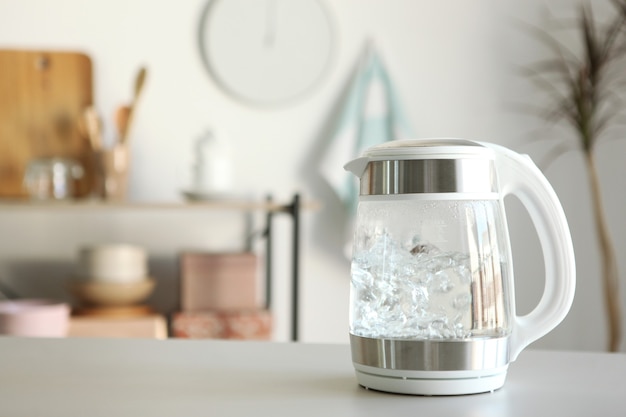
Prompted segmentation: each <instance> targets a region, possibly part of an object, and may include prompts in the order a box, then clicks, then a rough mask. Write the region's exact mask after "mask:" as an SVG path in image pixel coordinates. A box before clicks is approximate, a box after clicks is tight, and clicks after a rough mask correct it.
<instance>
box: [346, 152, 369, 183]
mask: <svg viewBox="0 0 626 417" xmlns="http://www.w3.org/2000/svg"><path fill="white" fill-rule="evenodd" d="M368 163H369V158H368V157H365V156H362V157H360V158H356V159H353V160H352V161H350V162H348V163H347V164H345V165H344V166H343V169H345V170H346V171H349V172H351V173H353V174H354V175H356V177H357V178H361V176H363V173H364V172H365V168H367V164H368Z"/></svg>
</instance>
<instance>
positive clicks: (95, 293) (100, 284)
mask: <svg viewBox="0 0 626 417" xmlns="http://www.w3.org/2000/svg"><path fill="white" fill-rule="evenodd" d="M155 285H156V282H155V281H154V279H152V278H145V279H142V280H140V281H131V282H113V281H97V280H93V281H85V280H80V279H74V280H71V281H70V285H69V289H70V292H71V293H72V295H74V297H76V298H77V299H79V300H80V301H82V302H83V303H85V304H87V305H91V306H101V307H114V306H115V307H119V306H128V305H133V304H137V303H140V302H141V301H143V300H145V299H146V298H148V297H149V296H150V294H152V291H154V287H155Z"/></svg>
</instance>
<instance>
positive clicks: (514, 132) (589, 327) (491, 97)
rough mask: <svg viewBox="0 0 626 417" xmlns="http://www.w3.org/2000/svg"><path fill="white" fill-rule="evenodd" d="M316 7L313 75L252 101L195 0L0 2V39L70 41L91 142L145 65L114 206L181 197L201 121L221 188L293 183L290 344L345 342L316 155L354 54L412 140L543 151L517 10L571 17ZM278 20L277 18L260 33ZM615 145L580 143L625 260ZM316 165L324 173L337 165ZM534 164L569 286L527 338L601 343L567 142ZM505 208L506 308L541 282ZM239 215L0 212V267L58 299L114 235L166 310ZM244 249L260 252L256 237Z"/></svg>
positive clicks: (603, 5)
mask: <svg viewBox="0 0 626 417" xmlns="http://www.w3.org/2000/svg"><path fill="white" fill-rule="evenodd" d="M221 1H225V2H228V0H221ZM258 1H259V2H261V1H262V0H258ZM320 2H321V4H322V6H323V8H324V10H325V13H326V14H327V16H328V18H329V21H330V24H331V27H332V32H331V35H330V37H329V40H330V46H331V48H330V50H329V51H330V52H329V53H330V55H329V56H330V59H329V60H328V62H326V61H324V65H322V67H323V70H322V71H320V74H321V75H320V76H319V79H317V81H316V82H315V83H314V85H313V87H312V88H310V89H308V90H306V91H305V92H304V93H303V94H300V95H297V97H295V98H293V99H291V98H290V99H287V100H284V101H280V102H272V103H269V104H263V103H262V104H259V103H255V102H251V101H249V100H246V99H242V98H241V97H238V96H237V95H233V94H231V93H230V92H229V91H227V88H224V85H223V83H222V82H220V80H218V78H219V77H216V76H215V75H216V74H215V73H212V72H211V71H209V70H208V69H207V63H206V62H205V59H206V58H205V57H203V54H202V48H203V46H206V45H203V43H202V42H200V37H201V36H200V31H201V27H202V22H203V21H204V20H206V19H208V18H209V17H208V16H207V13H206V11H207V6H208V5H209V2H208V1H207V0H185V1H173V0H163V1H149V0H127V1H117V0H114V1H104V0H90V1H81V0H20V1H15V0H0V48H2V49H26V50H35V51H39V50H52V51H74V52H81V53H84V54H86V55H87V56H88V57H89V58H90V59H91V62H92V69H93V105H94V108H95V109H97V110H98V112H99V113H100V115H101V117H102V126H103V138H104V139H103V140H104V141H110V140H112V138H113V137H114V136H115V127H114V126H115V116H114V114H115V111H116V109H117V107H118V106H120V105H121V104H123V103H126V102H129V101H130V100H131V99H132V94H133V88H134V83H135V77H136V74H137V73H138V71H139V69H140V68H142V67H145V68H146V69H147V77H146V79H145V85H144V86H143V89H142V92H141V97H140V99H139V101H138V105H137V107H136V109H135V112H134V115H133V120H132V125H131V126H130V131H129V136H128V144H129V145H128V146H129V147H130V158H131V159H130V165H129V166H130V168H129V184H128V187H129V188H128V193H127V197H126V199H127V200H128V201H130V202H141V203H163V202H166V203H174V202H177V203H180V204H181V205H183V203H184V202H185V201H186V200H185V198H184V195H183V191H185V190H187V189H188V187H189V186H190V184H191V183H192V166H193V164H194V146H196V143H197V141H198V138H200V137H202V136H203V135H205V134H206V132H207V131H210V132H213V134H214V135H215V136H216V137H219V138H220V140H223V141H225V143H226V144H227V148H228V149H229V152H230V153H229V158H230V162H231V163H232V178H231V181H230V184H229V187H230V190H229V191H230V192H231V193H232V195H236V196H239V197H242V198H245V199H249V200H252V201H264V200H265V198H266V197H267V196H268V195H271V196H272V198H273V199H274V201H277V202H280V203H289V202H290V201H291V199H292V198H293V196H294V194H299V195H300V196H301V198H302V201H303V204H304V208H303V210H302V216H301V247H300V253H301V263H300V267H299V271H300V289H299V290H300V295H301V299H300V300H301V303H300V307H299V308H300V315H299V326H300V336H299V340H301V341H305V342H338V343H344V342H347V341H348V297H349V295H348V292H349V278H350V277H349V272H350V263H349V260H348V259H347V258H346V255H345V244H346V239H345V233H344V230H345V227H346V224H347V223H349V219H348V217H347V216H346V212H345V210H344V209H343V207H342V205H341V203H340V201H339V199H338V197H337V196H336V194H335V193H334V191H333V189H332V188H331V187H330V186H329V185H328V184H327V183H326V182H325V181H324V175H323V172H322V166H323V163H322V162H323V159H324V155H325V153H324V152H325V150H326V149H328V147H329V146H330V145H331V143H330V142H331V141H332V140H333V139H334V138H335V136H334V134H335V132H336V130H337V126H338V124H339V115H342V114H344V113H342V110H343V109H344V108H345V106H346V100H347V97H349V95H350V92H351V85H352V82H353V80H354V79H355V78H356V77H357V76H358V73H359V71H358V70H359V69H362V64H363V61H364V57H365V56H367V53H368V51H371V50H375V51H376V53H377V56H378V58H379V59H380V61H381V62H382V63H383V64H384V68H385V69H386V73H387V75H388V77H389V79H390V80H391V81H392V84H393V87H394V95H395V98H396V99H397V101H398V103H399V106H401V110H399V109H396V110H397V111H398V112H402V113H403V117H404V118H405V119H406V121H407V124H408V125H410V127H411V130H412V134H413V135H415V137H462V138H467V139H475V140H482V141H489V142H495V143H498V144H502V145H504V146H508V147H510V148H512V149H514V150H516V151H518V152H521V153H528V154H530V156H531V157H533V159H534V160H535V161H536V162H540V161H542V159H543V158H544V157H545V156H546V153H547V149H548V148H547V147H546V144H545V141H542V140H543V139H554V138H555V137H558V135H563V136H566V135H573V133H572V132H570V131H568V130H565V129H560V130H559V129H549V128H548V125H547V123H546V122H545V121H543V120H542V119H540V118H537V117H532V116H529V115H528V114H523V113H521V112H519V111H517V110H516V109H515V106H514V105H513V104H514V103H536V102H537V100H538V98H539V97H542V96H541V94H538V93H537V91H536V87H535V86H533V85H532V84H530V83H529V82H528V80H527V79H525V78H524V76H523V74H522V72H520V71H519V67H520V66H526V65H529V64H530V63H532V62H534V61H537V60H538V59H540V58H541V57H542V56H545V54H546V53H547V52H548V51H546V48H545V46H544V45H542V44H541V43H540V42H538V41H537V39H536V38H533V36H532V35H530V34H529V33H528V32H527V31H525V30H524V28H523V26H522V25H519V24H518V23H517V22H518V21H524V22H527V23H531V24H533V25H536V26H538V27H547V26H549V21H550V19H549V15H550V14H552V15H554V16H559V17H560V16H562V17H571V16H573V15H574V13H575V12H576V10H577V7H578V6H579V3H580V2H579V1H575V0H555V1H550V2H547V1H540V0H532V1H524V2H521V1H514V0H505V1H496V0H476V1H471V2H468V1H458V0H456V1H455V0H440V1H426V0H387V1H377V0H332V1H331V0H326V1H323V0H320ZM274 3H275V6H272V7H280V3H281V2H280V1H279V0H276V1H275V2H274ZM592 3H593V5H594V8H595V7H597V14H598V16H602V13H609V12H610V10H611V7H610V6H608V5H607V4H608V2H600V1H598V2H596V1H594V2H592ZM225 24H228V22H226V23H225ZM280 27H281V26H280V25H278V24H277V26H276V30H277V33H276V34H275V36H277V37H278V36H281V35H280V33H279V32H278V30H279V29H280ZM251 30H252V29H251ZM571 42H572V44H575V43H576V42H577V39H576V38H574V37H573V38H572V39H571ZM237 47H240V46H239V44H237ZM322 47H323V45H322ZM368 48H369V49H368ZM572 48H574V49H575V46H572ZM314 52H315V51H312V52H311V53H312V54H313V53H314ZM320 56H322V58H319V59H325V58H323V57H324V56H325V55H324V54H323V53H322V54H321V55H320ZM318 64H320V61H316V62H314V63H312V64H311V65H318ZM326 64H327V65H326ZM1 72H2V69H1V68H0V73H1ZM258 82H259V83H261V84H262V83H263V82H264V81H263V80H259V81H258ZM0 94H2V93H1V92H0ZM609 139H611V138H609ZM612 139H616V138H612ZM625 150H626V141H624V140H607V141H606V142H605V143H604V144H602V145H601V146H599V147H598V150H597V158H598V166H599V176H600V180H601V183H602V189H603V193H604V194H603V198H604V202H605V207H606V214H607V222H608V223H609V225H610V230H611V233H612V238H613V240H614V244H615V246H616V249H617V254H618V263H619V267H620V270H621V271H624V273H626V262H625V261H624V257H623V256H621V255H622V254H623V253H625V252H626V222H625V221H624V219H623V208H624V207H625V204H626V193H624V192H623V189H624V187H623V176H624V175H625V174H626V172H625V171H624V166H623V160H622V159H623V158H622V157H621V156H622V155H624V151H625ZM0 158H2V155H0ZM332 169H334V170H337V171H341V170H342V166H341V165H337V166H334V167H332ZM544 172H545V175H546V176H547V177H548V179H549V180H550V182H551V183H552V185H553V186H554V188H555V190H556V192H557V194H558V196H559V198H560V199H561V201H562V203H563V206H564V209H565V212H566V215H567V216H568V220H569V222H570V227H571V231H572V236H573V240H574V245H575V252H576V255H577V269H578V283H577V294H576V299H575V302H574V306H573V308H572V311H571V313H570V314H569V316H568V317H567V319H566V320H565V321H564V322H563V323H562V324H561V325H560V326H559V327H558V328H557V329H556V330H555V331H553V332H552V333H551V334H549V335H548V336H546V337H544V338H543V339H541V340H539V341H538V342H536V343H535V344H534V346H537V347H543V348H550V349H584V350H604V349H605V348H606V337H607V336H606V334H607V331H606V324H605V323H606V320H605V317H604V307H603V296H602V288H601V281H600V274H601V272H600V264H599V262H600V260H599V259H600V257H599V249H598V245H597V241H596V236H595V231H594V227H595V226H594V223H593V215H592V207H591V203H590V194H589V184H588V178H587V174H586V172H585V169H584V164H583V160H582V154H581V153H580V152H569V153H566V154H564V155H563V156H562V157H560V158H559V159H557V160H556V161H555V162H554V163H553V164H551V165H550V166H549V167H548V168H547V169H546V170H545V171H544ZM346 175H347V174H346ZM1 204H2V202H0V205H1ZM507 210H508V219H509V226H510V232H511V235H512V242H513V254H514V265H515V273H516V290H517V294H516V300H517V308H518V313H520V314H523V313H524V312H528V311H530V310H531V309H532V307H533V306H534V305H535V303H536V302H537V300H538V297H539V296H540V294H541V291H542V288H543V287H542V285H543V282H542V280H543V278H542V276H543V262H542V255H541V250H540V248H539V246H538V239H537V238H536V236H535V233H534V230H533V226H532V224H531V222H530V220H529V217H528V215H527V214H526V213H525V211H524V209H523V208H522V207H521V205H520V204H519V203H518V202H517V201H507ZM264 216H265V213H264V211H263V210H254V211H253V213H252V222H253V223H254V226H253V229H254V228H258V227H262V225H263V222H264V219H265V218H264ZM250 221H251V220H250V216H247V215H245V213H242V211H241V210H229V209H211V210H205V209H202V208H201V207H186V208H185V207H183V208H180V207H177V206H174V208H172V207H171V206H167V207H165V208H164V207H162V206H158V205H156V206H154V207H153V206H150V205H146V206H143V205H141V206H138V207H128V208H126V209H114V210H107V209H102V208H94V209H93V210H91V209H87V210H80V211H77V210H55V209H41V210H39V209H38V210H34V209H20V210H10V209H6V208H5V209H3V210H0V280H1V281H2V282H5V283H6V284H7V285H10V286H11V287H12V288H13V289H14V290H15V291H16V292H18V293H20V294H24V295H26V296H32V297H34V296H48V297H56V298H64V297H67V294H66V293H67V291H66V287H65V280H66V278H67V277H68V276H70V275H71V274H72V271H73V268H74V261H75V260H76V256H77V251H78V248H79V247H81V245H87V244H98V243H105V242H112V241H117V242H128V243H132V244H136V245H140V246H142V247H144V248H146V249H147V251H148V254H149V268H150V271H151V275H153V276H154V277H155V278H156V279H157V281H158V285H157V287H156V290H155V292H154V294H153V295H152V298H151V302H152V303H153V305H154V307H155V308H156V309H157V310H158V311H160V312H162V313H164V314H170V313H171V312H172V311H173V310H174V309H175V308H176V306H177V303H178V301H177V299H178V297H179V294H178V291H179V287H178V283H177V280H178V278H179V277H178V274H179V270H178V266H179V263H178V262H179V259H178V256H179V254H180V253H181V252H182V251H184V250H205V251H238V250H242V248H243V247H244V238H243V236H245V234H246V231H247V230H248V229H247V227H248V226H249V222H250ZM274 222H275V230H274V246H273V251H272V261H273V262H272V264H273V268H274V277H273V278H274V281H273V289H274V291H273V305H272V316H273V331H272V332H273V334H272V338H273V339H275V340H288V339H289V337H290V326H291V323H290V317H291V310H290V309H291V304H290V303H291V301H290V298H291V295H290V294H291V250H292V248H291V231H292V227H293V223H292V221H291V219H290V218H289V217H288V216H282V215H277V216H275V219H274ZM254 245H255V246H254V249H255V250H256V251H258V253H259V254H260V256H261V258H262V257H263V254H264V251H265V249H264V246H263V242H262V239H261V241H255V243H254ZM622 284H623V280H622ZM624 287H625V285H622V288H621V289H620V291H621V299H622V300H623V301H624V300H626V290H625V288H624ZM622 350H624V344H623V347H622Z"/></svg>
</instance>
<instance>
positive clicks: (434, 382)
mask: <svg viewBox="0 0 626 417" xmlns="http://www.w3.org/2000/svg"><path fill="white" fill-rule="evenodd" d="M350 345H351V349H352V362H353V363H354V367H355V369H356V374H357V379H358V382H359V384H360V385H362V386H364V387H366V388H371V389H375V390H379V391H387V392H396V393H402V394H419V395H460V394H475V393H480V392H488V391H493V390H496V389H498V388H500V387H502V385H503V384H504V381H505V378H506V372H507V369H508V363H509V348H508V347H509V341H508V337H502V338H483V339H467V340H396V339H374V338H367V337H361V336H355V335H352V334H351V335H350Z"/></svg>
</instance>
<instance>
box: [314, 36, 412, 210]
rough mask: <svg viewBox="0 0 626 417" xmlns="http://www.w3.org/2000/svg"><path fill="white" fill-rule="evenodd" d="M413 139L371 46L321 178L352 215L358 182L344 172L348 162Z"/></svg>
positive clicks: (388, 78)
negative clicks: (367, 151)
mask: <svg viewBox="0 0 626 417" xmlns="http://www.w3.org/2000/svg"><path fill="white" fill-rule="evenodd" d="M412 136H413V134H412V129H411V128H410V126H409V123H408V122H407V119H406V117H405V116H404V112H403V111H402V108H401V106H400V100H399V98H398V95H397V93H396V91H395V88H394V86H393V84H392V82H391V78H390V77H389V74H388V73H387V70H386V69H385V66H384V65H383V62H382V61H381V59H380V58H379V56H378V54H377V52H376V50H375V48H374V46H372V45H370V46H369V48H368V49H367V50H366V51H365V53H364V55H363V56H362V57H361V63H360V64H359V68H358V70H357V73H356V75H355V77H354V79H353V81H352V85H351V87H350V90H349V93H348V96H347V99H346V101H345V103H344V106H343V109H342V112H341V117H340V119H339V123H337V127H336V128H335V131H334V132H333V134H332V138H331V140H330V142H329V143H330V145H329V147H328V149H327V150H326V154H325V157H324V158H323V160H322V163H321V166H320V168H321V172H322V175H323V176H324V178H325V179H326V181H327V182H328V183H329V184H330V186H331V187H332V188H333V189H334V191H335V193H336V194H337V196H338V197H339V199H340V200H341V201H342V203H343V204H344V205H345V207H346V210H348V212H349V213H350V214H354V213H355V212H356V205H357V201H358V180H357V179H356V178H355V177H354V176H353V175H352V174H350V173H348V172H346V171H344V169H343V166H344V165H345V163H346V162H348V161H350V160H352V159H354V158H356V157H357V156H359V155H360V154H361V152H363V151H364V150H365V149H366V148H369V147H370V146H373V145H377V144H380V143H383V142H386V141H390V140H396V139H407V138H409V137H412Z"/></svg>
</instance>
